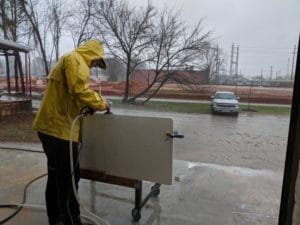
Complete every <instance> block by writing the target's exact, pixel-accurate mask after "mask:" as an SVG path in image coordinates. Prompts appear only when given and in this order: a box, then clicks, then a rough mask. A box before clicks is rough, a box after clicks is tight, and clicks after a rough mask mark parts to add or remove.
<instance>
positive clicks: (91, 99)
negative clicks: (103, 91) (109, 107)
mask: <svg viewBox="0 0 300 225" xmlns="http://www.w3.org/2000/svg"><path fill="white" fill-rule="evenodd" d="M89 73H90V71H89V68H88V66H87V65H86V64H83V63H82V62H80V60H79V59H77V58H76V57H72V56H71V57H67V58H66V61H65V75H66V81H67V86H68V92H69V94H70V95H71V96H73V98H75V99H76V100H78V101H80V102H81V103H82V104H83V105H85V106H88V107H90V108H92V109H94V110H99V111H103V110H105V109H106V102H105V100H104V99H103V97H102V96H100V95H99V94H98V93H97V92H95V91H93V90H91V89H90V88H89V84H88V82H89Z"/></svg>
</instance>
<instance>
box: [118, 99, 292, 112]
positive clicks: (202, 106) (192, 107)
mask: <svg viewBox="0 0 300 225" xmlns="http://www.w3.org/2000/svg"><path fill="white" fill-rule="evenodd" d="M137 103H140V102H137ZM113 107H124V104H122V103H121V101H120V100H113ZM125 107H132V106H130V105H129V106H126V105H125ZM136 108H137V109H139V108H140V109H145V110H155V111H171V112H178V113H201V114H202V113H211V111H210V103H206V102H201V103H193V102H165V101H164V102H162V101H161V102H160V101H149V102H148V103H147V104H146V105H140V104H137V105H136ZM240 109H241V112H242V113H243V112H252V113H257V114H265V115H266V114H268V115H290V111H291V108H290V107H287V106H273V105H255V104H251V105H247V104H241V105H240Z"/></svg>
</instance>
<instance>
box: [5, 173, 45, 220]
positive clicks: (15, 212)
mask: <svg viewBox="0 0 300 225" xmlns="http://www.w3.org/2000/svg"><path fill="white" fill-rule="evenodd" d="M46 175H47V173H46V174H42V175H40V176H38V177H36V178H34V179H32V180H31V181H29V182H28V183H27V184H26V185H25V188H24V191H23V200H22V203H20V204H22V205H23V204H25V202H26V193H27V188H28V187H29V186H30V185H31V184H32V183H33V182H34V181H36V180H38V179H40V178H42V177H44V176H46ZM0 208H16V210H15V211H14V212H13V213H11V214H10V215H9V216H7V217H5V218H4V219H2V220H0V225H1V224H4V223H6V222H7V221H9V220H10V219H12V218H13V217H14V216H16V215H17V214H18V213H19V212H20V211H21V209H22V208H23V207H22V206H21V205H17V204H4V205H0Z"/></svg>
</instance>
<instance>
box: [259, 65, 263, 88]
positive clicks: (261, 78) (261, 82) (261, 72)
mask: <svg viewBox="0 0 300 225" xmlns="http://www.w3.org/2000/svg"><path fill="white" fill-rule="evenodd" d="M260 86H261V87H262V86H263V68H261V69H260Z"/></svg>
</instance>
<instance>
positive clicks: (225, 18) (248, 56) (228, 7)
mask: <svg viewBox="0 0 300 225" xmlns="http://www.w3.org/2000/svg"><path fill="white" fill-rule="evenodd" d="M129 2H131V3H133V4H140V3H146V2H147V0H129ZM152 3H153V4H154V5H155V6H157V7H159V8H163V7H164V6H165V5H167V6H168V7H170V8H172V7H173V8H175V9H180V10H181V12H182V18H183V20H185V21H187V22H188V23H190V24H194V23H196V22H197V21H198V20H199V19H201V18H204V25H205V26H206V27H207V29H209V30H212V31H213V34H214V36H215V37H217V41H218V43H219V46H220V47H221V48H222V49H224V51H225V52H226V54H227V66H226V69H227V70H229V66H230V55H231V46H232V44H233V43H234V44H235V46H237V45H238V46H239V69H238V70H239V72H242V73H243V74H244V75H246V76H255V75H260V73H261V69H262V70H263V74H264V76H266V77H267V76H268V77H269V75H270V67H271V66H272V67H273V77H275V76H276V75H277V74H279V73H281V74H284V75H285V74H287V72H288V70H289V72H291V66H292V60H293V54H292V53H293V51H294V45H298V38H299V33H300V13H299V11H300V0H152ZM288 64H289V65H288Z"/></svg>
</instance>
